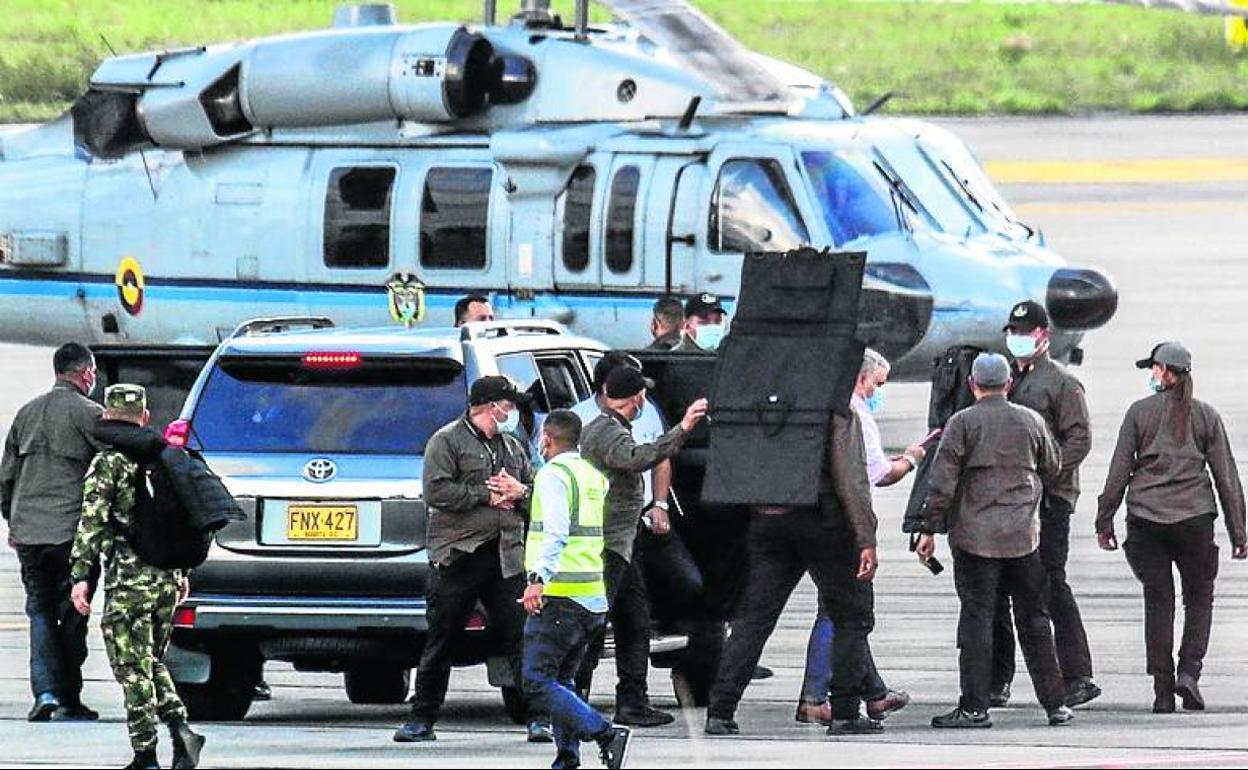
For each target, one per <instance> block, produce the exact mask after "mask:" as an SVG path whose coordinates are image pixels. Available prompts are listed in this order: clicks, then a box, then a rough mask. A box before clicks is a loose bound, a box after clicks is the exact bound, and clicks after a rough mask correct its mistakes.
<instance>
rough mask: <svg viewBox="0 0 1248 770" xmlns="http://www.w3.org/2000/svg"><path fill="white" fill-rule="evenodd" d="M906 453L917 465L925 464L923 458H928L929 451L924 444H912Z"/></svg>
mask: <svg viewBox="0 0 1248 770" xmlns="http://www.w3.org/2000/svg"><path fill="white" fill-rule="evenodd" d="M905 453H906V454H907V455H910V456H911V457H913V458H914V462H915V463H916V464H917V463H921V462H923V458H924V457H927V450H926V449H924V448H923V445H922V444H911V445H910V446H908V447H906V452H905Z"/></svg>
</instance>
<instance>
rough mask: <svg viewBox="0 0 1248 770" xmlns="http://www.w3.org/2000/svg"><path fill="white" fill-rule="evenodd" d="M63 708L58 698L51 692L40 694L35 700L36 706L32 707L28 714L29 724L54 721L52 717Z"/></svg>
mask: <svg viewBox="0 0 1248 770" xmlns="http://www.w3.org/2000/svg"><path fill="white" fill-rule="evenodd" d="M60 707H61V702H60V701H59V700H57V699H56V696H55V695H53V694H52V693H50V692H45V693H40V694H39V697H37V698H35V705H33V706H31V707H30V712H29V713H27V714H26V721H27V722H47V721H48V720H50V719H52V715H53V714H55V713H56V710H57V709H59V708H60Z"/></svg>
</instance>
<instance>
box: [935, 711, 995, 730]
mask: <svg viewBox="0 0 1248 770" xmlns="http://www.w3.org/2000/svg"><path fill="white" fill-rule="evenodd" d="M932 727H939V728H944V729H952V730H963V729H968V728H975V727H992V719H991V718H989V716H988V712H987V711H967V710H966V709H964V708H962V707H961V706H958V707H957V708H956V709H954V710H953V711H950V712H949V713H948V714H941V715H940V716H938V717H932Z"/></svg>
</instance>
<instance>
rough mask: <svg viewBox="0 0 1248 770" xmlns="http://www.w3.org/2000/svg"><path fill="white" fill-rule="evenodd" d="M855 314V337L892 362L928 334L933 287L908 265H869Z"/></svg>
mask: <svg viewBox="0 0 1248 770" xmlns="http://www.w3.org/2000/svg"><path fill="white" fill-rule="evenodd" d="M858 315H859V319H858V338H859V339H861V340H862V341H863V342H865V343H866V344H867V346H869V347H872V348H874V349H875V350H877V351H879V353H880V355H882V356H884V357H885V358H887V359H889V360H891V361H895V360H897V359H898V358H901V357H902V356H903V355H905V354H906V353H908V352H910V351H911V350H912V349H913V348H914V346H915V345H918V344H919V343H920V342H921V341H922V340H923V337H924V336H925V335H926V334H927V327H928V326H929V325H930V324H931V322H932V287H931V286H930V285H929V284H928V282H927V281H926V280H925V279H924V278H923V276H922V275H921V274H920V273H919V271H918V270H915V269H914V267H912V266H911V265H908V264H905V263H900V262H872V263H869V264H868V265H867V267H866V270H865V271H864V275H863V281H862V296H861V298H860V300H859V304H858Z"/></svg>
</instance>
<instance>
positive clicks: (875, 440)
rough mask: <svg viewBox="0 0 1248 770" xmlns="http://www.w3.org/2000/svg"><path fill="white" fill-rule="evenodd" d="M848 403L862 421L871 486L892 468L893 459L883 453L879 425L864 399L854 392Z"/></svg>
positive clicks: (881, 479) (868, 476)
mask: <svg viewBox="0 0 1248 770" xmlns="http://www.w3.org/2000/svg"><path fill="white" fill-rule="evenodd" d="M849 405H850V406H851V407H853V409H854V411H855V412H857V413H858V418H859V422H861V423H862V443H863V444H865V445H866V448H867V478H868V479H870V481H871V486H875V485H877V484H879V483H880V482H881V481H883V480H884V477H885V476H887V475H888V473H889V471H891V470H892V469H893V461H892V460H890V459H888V455H886V454H885V453H884V442H883V441H882V440H881V439H880V426H879V425H876V423H875V415H873V414H872V413H871V410H870V409H869V408H867V402H866V400H865V399H864V398H863V397H862V396H860V395H858V393H857V392H855V393H854V397H853V398H852V399H850V401H849Z"/></svg>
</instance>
